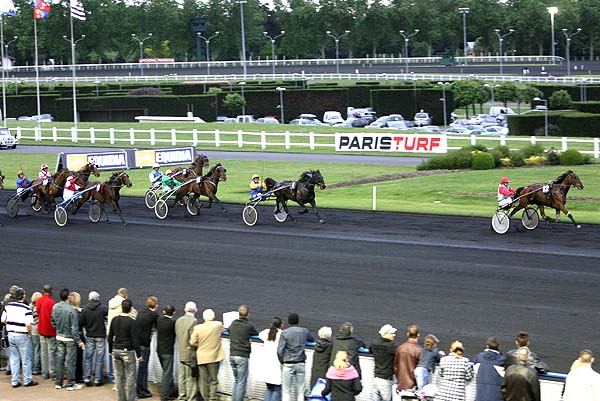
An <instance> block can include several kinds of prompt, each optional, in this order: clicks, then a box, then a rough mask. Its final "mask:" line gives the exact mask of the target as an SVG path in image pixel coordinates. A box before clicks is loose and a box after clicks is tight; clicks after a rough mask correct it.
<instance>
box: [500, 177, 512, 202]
mask: <svg viewBox="0 0 600 401" xmlns="http://www.w3.org/2000/svg"><path fill="white" fill-rule="evenodd" d="M515 192H516V191H515V190H514V189H512V188H511V187H510V180H509V179H508V177H502V179H501V180H500V185H498V206H500V207H502V208H504V207H508V206H510V205H511V204H512V201H513V199H512V197H513V196H515Z"/></svg>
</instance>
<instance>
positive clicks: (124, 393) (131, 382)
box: [112, 349, 137, 401]
mask: <svg viewBox="0 0 600 401" xmlns="http://www.w3.org/2000/svg"><path fill="white" fill-rule="evenodd" d="M112 355H113V359H114V363H115V376H116V377H115V383H116V385H117V394H118V396H119V401H135V400H136V399H137V396H136V393H135V376H136V367H135V362H136V358H135V351H133V350H132V351H125V350H121V349H114V350H113V353H112Z"/></svg>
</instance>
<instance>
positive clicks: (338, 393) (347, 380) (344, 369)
mask: <svg viewBox="0 0 600 401" xmlns="http://www.w3.org/2000/svg"><path fill="white" fill-rule="evenodd" d="M326 377H327V383H326V384H325V389H324V390H323V391H322V392H321V395H322V396H323V397H325V396H327V395H328V394H329V393H331V398H332V400H335V401H354V400H355V396H356V395H358V394H360V392H361V391H362V384H361V383H360V377H359V375H358V371H357V370H356V368H355V367H354V366H353V365H352V364H351V363H350V362H349V360H348V353H347V352H346V351H337V352H336V355H335V359H334V361H333V366H331V367H330V368H329V370H327V374H326Z"/></svg>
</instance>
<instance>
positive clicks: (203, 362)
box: [190, 309, 225, 401]
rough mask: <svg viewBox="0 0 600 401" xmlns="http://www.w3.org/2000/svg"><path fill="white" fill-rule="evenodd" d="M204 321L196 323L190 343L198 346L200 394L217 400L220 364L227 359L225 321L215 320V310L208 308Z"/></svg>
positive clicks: (205, 311)
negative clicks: (224, 344)
mask: <svg viewBox="0 0 600 401" xmlns="http://www.w3.org/2000/svg"><path fill="white" fill-rule="evenodd" d="M202 318H203V319H204V323H202V324H198V325H196V327H194V330H193V331H192V336H191V338H190V344H191V345H193V346H194V347H196V363H197V364H198V370H199V371H200V372H199V373H200V394H201V395H202V399H203V400H206V401H216V400H217V386H218V385H219V365H220V363H221V361H222V360H223V359H225V353H224V351H223V346H222V345H221V333H223V330H224V329H225V328H224V327H223V323H221V322H220V321H217V320H215V312H214V311H213V310H212V309H206V310H204V312H202Z"/></svg>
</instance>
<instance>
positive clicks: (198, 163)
mask: <svg viewBox="0 0 600 401" xmlns="http://www.w3.org/2000/svg"><path fill="white" fill-rule="evenodd" d="M208 166H210V160H208V157H207V156H206V155H203V154H200V153H196V158H195V159H194V161H193V162H191V163H190V166H189V167H188V168H181V167H177V168H174V169H173V177H174V178H176V179H177V180H179V181H181V182H185V181H187V180H189V179H191V178H194V177H202V168H203V167H205V168H208Z"/></svg>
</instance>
